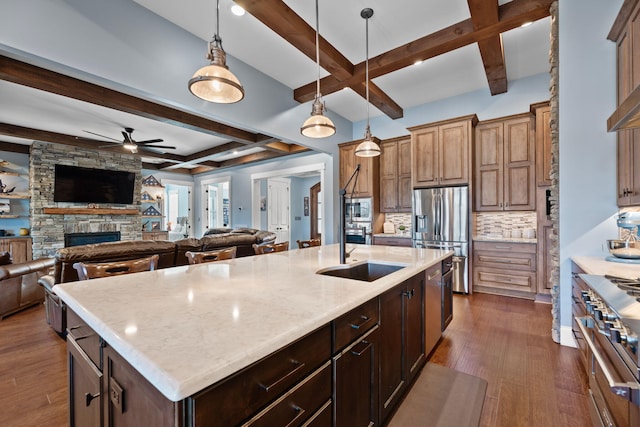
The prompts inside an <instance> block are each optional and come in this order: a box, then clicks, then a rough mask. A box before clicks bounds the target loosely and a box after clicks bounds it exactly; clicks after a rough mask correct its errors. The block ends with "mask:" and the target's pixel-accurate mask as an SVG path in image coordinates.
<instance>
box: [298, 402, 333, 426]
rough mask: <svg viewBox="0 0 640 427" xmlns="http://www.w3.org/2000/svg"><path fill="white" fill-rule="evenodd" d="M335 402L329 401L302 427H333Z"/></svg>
mask: <svg viewBox="0 0 640 427" xmlns="http://www.w3.org/2000/svg"><path fill="white" fill-rule="evenodd" d="M332 423H333V402H332V401H328V402H327V403H325V404H324V405H323V406H322V408H320V409H318V411H317V412H316V413H315V414H313V417H312V418H310V419H309V420H307V422H306V423H304V424H303V425H302V427H331V426H332V425H333V424H332Z"/></svg>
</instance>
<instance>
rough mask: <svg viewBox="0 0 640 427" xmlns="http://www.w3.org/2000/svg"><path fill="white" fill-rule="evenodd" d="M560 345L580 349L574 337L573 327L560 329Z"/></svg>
mask: <svg viewBox="0 0 640 427" xmlns="http://www.w3.org/2000/svg"><path fill="white" fill-rule="evenodd" d="M560 345H564V346H567V347H574V348H576V347H578V344H577V343H576V340H575V338H574V337H573V329H571V326H561V327H560Z"/></svg>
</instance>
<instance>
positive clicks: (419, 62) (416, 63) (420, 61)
mask: <svg viewBox="0 0 640 427" xmlns="http://www.w3.org/2000/svg"><path fill="white" fill-rule="evenodd" d="M423 62H424V61H423V60H422V59H418V60H417V61H416V62H414V63H413V65H420V64H422V63H423Z"/></svg>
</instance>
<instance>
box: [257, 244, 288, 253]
mask: <svg viewBox="0 0 640 427" xmlns="http://www.w3.org/2000/svg"><path fill="white" fill-rule="evenodd" d="M253 250H254V251H255V252H256V255H262V254H270V253H271V252H284V251H288V250H289V242H282V243H267V244H264V245H257V244H255V243H254V244H253Z"/></svg>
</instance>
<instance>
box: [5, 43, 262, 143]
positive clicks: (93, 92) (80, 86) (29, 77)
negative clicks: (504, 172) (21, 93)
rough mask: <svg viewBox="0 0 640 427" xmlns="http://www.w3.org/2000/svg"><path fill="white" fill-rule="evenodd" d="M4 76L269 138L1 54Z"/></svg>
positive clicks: (232, 134)
mask: <svg viewBox="0 0 640 427" xmlns="http://www.w3.org/2000/svg"><path fill="white" fill-rule="evenodd" d="M0 79H2V80H6V81H9V82H12V83H17V84H20V85H23V86H28V87H32V88H34V89H39V90H43V91H45V92H50V93H55V94H57V95H62V96H66V97H69V98H73V99H77V100H79V101H84V102H89V103H91V104H95V105H99V106H102V107H107V108H112V109H114V110H119V111H124V112H127V113H130V114H135V115H137V116H141V117H145V118H148V119H152V120H157V121H159V122H163V123H169V124H172V125H175V126H180V127H182V128H185V129H191V130H195V131H198V132H203V133H208V134H210V135H215V136H219V137H223V138H231V139H235V140H239V141H245V142H258V141H261V140H262V139H264V138H265V135H261V134H255V133H252V132H249V131H246V130H243V129H239V128H235V127H233V126H229V125H225V124H223V123H219V122H216V121H214V120H211V119H207V118H204V117H201V116H196V115H195V114H191V113H188V112H186V111H182V110H178V109H176V108H172V107H169V106H166V105H161V104H158V103H156V102H152V101H148V100H146V99H142V98H138V97H135V96H132V95H128V94H125V93H122V92H118V91H116V90H113V89H108V88H105V87H102V86H99V85H96V84H93V83H89V82H86V81H83V80H80V79H76V78H74V77H70V76H67V75H64V74H60V73H57V72H55V71H50V70H47V69H44V68H41V67H38V66H36V65H31V64H28V63H26V62H22V61H19V60H16V59H13V58H9V57H7V56H4V55H0ZM267 138H268V137H267Z"/></svg>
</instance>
